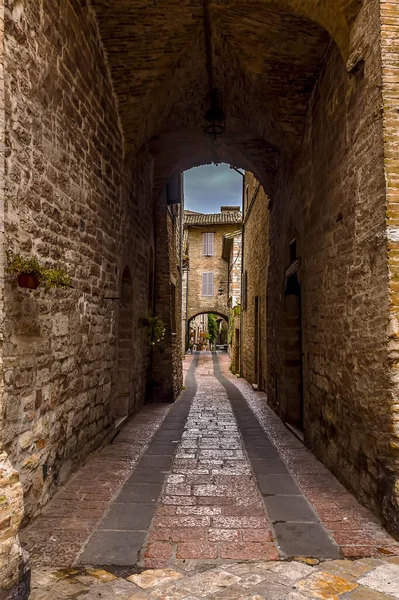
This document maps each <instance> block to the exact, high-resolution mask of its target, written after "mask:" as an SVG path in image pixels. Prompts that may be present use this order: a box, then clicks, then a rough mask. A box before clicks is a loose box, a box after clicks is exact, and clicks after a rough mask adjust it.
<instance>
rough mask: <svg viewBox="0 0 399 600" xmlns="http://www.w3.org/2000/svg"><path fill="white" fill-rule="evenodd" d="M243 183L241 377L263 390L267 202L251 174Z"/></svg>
mask: <svg viewBox="0 0 399 600" xmlns="http://www.w3.org/2000/svg"><path fill="white" fill-rule="evenodd" d="M244 183H245V185H244V197H243V262H242V301H241V370H240V373H241V375H242V376H243V377H245V379H247V380H248V381H249V382H251V383H252V384H254V385H255V386H256V387H257V389H259V390H265V389H266V387H267V356H266V346H267V344H266V317H267V300H266V292H267V276H268V267H269V254H270V250H269V198H268V197H267V195H266V193H265V190H264V189H263V187H262V185H261V183H260V182H259V181H258V180H257V179H256V178H255V177H254V175H252V173H249V172H248V171H247V172H246V173H245V182H244Z"/></svg>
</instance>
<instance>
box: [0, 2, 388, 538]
mask: <svg viewBox="0 0 399 600" xmlns="http://www.w3.org/2000/svg"><path fill="white" fill-rule="evenodd" d="M397 7H398V1H397V0H393V1H392V2H382V1H380V0H369V1H367V2H363V3H360V2H358V1H357V0H353V1H352V0H349V1H348V0H335V1H334V0H324V1H320V2H315V1H313V0H281V1H280V0H279V1H277V0H270V1H266V0H254V1H253V2H251V4H248V3H245V4H243V3H242V2H241V3H239V2H219V3H216V2H214V1H212V0H211V1H210V13H211V21H212V34H213V36H212V51H213V58H214V78H215V81H216V83H217V86H218V88H220V90H221V92H222V94H223V103H224V108H225V111H226V117H227V118H226V134H225V136H224V138H219V139H217V140H216V141H215V140H213V139H210V138H207V137H206V136H204V131H203V123H204V114H205V111H206V108H207V103H208V91H209V90H208V73H207V69H206V57H205V40H204V29H203V19H202V18H201V14H202V13H201V12H200V11H201V8H202V7H201V5H198V6H197V5H195V3H175V4H171V3H170V2H167V0H160V1H159V2H157V11H156V13H154V10H153V6H152V5H151V4H149V3H148V5H145V6H143V5H142V4H140V3H135V2H133V1H132V2H124V1H122V0H114V1H113V2H104V1H103V0H93V1H92V2H90V3H85V2H74V1H72V0H65V1H64V2H62V3H54V2H53V3H43V2H40V1H39V0H32V1H31V2H29V3H19V4H18V8H17V9H16V10H11V9H10V6H7V12H6V18H5V19H4V27H5V40H6V53H7V55H6V59H5V60H3V61H2V65H1V66H2V68H4V71H5V72H4V77H3V78H1V81H3V82H4V86H5V88H6V89H5V92H6V93H5V94H4V98H2V100H4V102H3V101H2V102H0V107H1V111H2V117H3V119H2V120H1V119H0V121H1V122H2V123H3V121H4V126H5V130H4V131H3V138H4V139H3V142H4V144H3V145H4V148H5V150H4V156H3V160H2V162H3V164H4V165H5V163H6V164H7V169H5V168H4V169H2V170H3V171H4V180H5V186H4V191H5V198H6V202H5V203H4V204H5V216H4V231H5V236H6V238H7V243H9V244H10V245H11V246H13V247H14V248H15V249H16V250H18V251H21V252H24V253H26V254H30V253H33V254H35V253H36V254H37V256H38V258H40V259H41V260H42V261H43V262H44V263H45V264H46V266H52V265H55V264H57V263H58V262H60V263H61V264H62V265H63V266H64V267H65V268H66V269H67V270H68V271H69V272H70V273H71V276H72V277H73V281H74V287H73V289H72V290H70V291H68V292H65V291H64V292H62V293H64V294H66V295H65V296H63V295H62V294H61V293H60V294H59V295H55V296H54V297H52V298H51V300H50V299H49V297H48V296H46V294H45V293H44V291H43V290H39V291H38V292H37V293H36V294H30V295H26V294H24V293H23V292H21V291H20V290H18V289H17V286H16V284H15V285H14V284H12V283H11V282H7V284H6V285H4V284H2V290H4V303H3V305H4V319H2V327H3V334H4V344H3V354H4V373H5V376H4V387H5V390H4V397H5V411H4V415H5V417H4V420H3V422H2V430H3V433H4V436H2V438H3V437H4V440H5V445H6V447H7V452H8V454H9V456H10V457H11V462H12V464H18V465H21V469H22V465H23V464H24V463H25V461H26V460H27V459H29V457H30V456H31V455H32V454H33V453H35V454H37V455H38V458H39V460H40V461H42V463H41V464H43V465H46V467H47V465H48V461H49V460H50V461H51V460H53V458H54V456H57V457H60V460H62V461H65V463H67V462H68V461H69V462H73V463H74V464H78V463H81V460H82V459H83V458H84V456H85V455H86V454H87V452H89V451H90V450H91V449H94V448H95V447H97V446H98V445H99V444H100V443H102V440H103V433H104V431H105V432H106V433H107V427H108V424H109V421H107V418H108V417H109V410H107V409H108V408H109V401H110V389H111V383H112V381H114V380H115V375H116V374H117V373H118V368H119V364H118V360H117V359H116V358H115V356H114V354H115V345H116V344H115V333H114V320H115V311H114V306H115V305H111V302H112V301H113V300H115V299H116V297H117V296H118V289H119V288H118V276H117V274H116V264H117V261H118V260H119V257H120V255H121V248H122V246H123V245H124V244H125V243H126V240H128V243H129V246H130V245H131V246H132V247H134V249H133V250H132V255H133V256H132V264H133V261H135V263H136V265H138V266H140V265H143V264H144V263H145V257H146V256H147V253H146V251H145V249H146V248H148V246H149V244H151V243H152V242H153V236H154V230H155V229H156V228H157V227H159V229H161V228H162V227H163V234H162V237H161V238H160V239H161V242H160V243H158V247H157V248H156V249H155V252H156V255H157V258H158V256H159V257H160V258H163V257H164V258H165V260H164V261H163V262H161V261H159V260H157V269H158V263H159V264H162V269H158V271H159V272H158V273H157V281H159V285H160V286H163V289H164V290H166V291H165V292H162V294H160V297H159V298H157V304H158V306H160V307H161V308H162V306H163V305H166V302H167V298H168V296H167V294H168V293H169V292H170V271H171V269H172V266H173V268H175V266H176V264H177V260H176V247H177V246H176V244H174V245H173V244H172V243H169V242H170V237H169V238H168V235H169V230H170V231H172V229H173V223H172V224H170V222H169V221H167V215H166V211H167V208H166V201H165V202H164V199H163V198H161V200H160V201H159V204H157V202H158V199H159V198H160V197H161V190H162V189H163V187H164V185H165V182H166V181H167V179H168V177H169V176H170V175H171V174H173V173H176V172H180V171H183V170H184V169H186V168H188V167H189V166H190V165H191V166H193V165H195V164H203V163H206V162H212V161H214V162H219V161H222V160H224V161H227V162H231V163H232V164H236V165H240V166H243V167H245V168H247V169H249V170H251V171H252V172H253V173H254V174H255V175H256V177H257V178H258V179H259V180H260V181H261V183H262V185H263V186H264V188H265V190H266V192H267V194H268V195H269V196H270V200H271V202H270V204H271V211H270V240H271V251H270V252H271V254H270V269H269V280H268V294H267V302H268V305H267V308H268V363H269V369H268V370H269V393H268V398H269V402H270V403H271V405H272V406H273V407H274V408H276V410H277V409H278V407H277V402H278V399H277V398H276V397H275V386H274V383H273V382H274V379H273V377H274V375H275V374H276V373H278V371H279V370H280V368H281V364H280V362H279V357H280V356H281V352H280V351H281V346H282V338H281V322H282V313H283V307H282V296H283V293H284V282H285V278H286V275H287V274H286V272H285V271H286V270H285V265H286V262H285V260H284V256H285V251H286V248H287V246H288V244H289V242H290V233H289V232H290V230H291V228H292V226H294V227H295V228H296V229H297V230H298V232H299V233H300V236H301V241H302V249H301V258H302V267H301V295H302V298H303V302H302V309H303V310H302V313H303V314H302V322H303V331H302V333H303V351H304V363H303V375H304V400H305V403H306V405H307V406H309V415H310V420H309V427H308V431H307V434H306V436H305V438H306V442H307V444H308V445H309V446H310V447H311V448H312V449H313V450H314V451H315V452H316V454H317V455H318V456H319V457H320V458H321V459H322V460H323V461H324V463H325V464H326V465H327V466H328V467H329V468H331V469H332V470H333V471H334V472H335V473H336V474H337V475H338V476H339V477H340V479H341V480H342V481H343V482H344V483H345V484H346V485H347V486H348V487H350V488H351V489H353V490H354V491H355V492H356V493H357V495H358V496H359V497H360V498H361V499H362V501H363V502H365V503H366V504H368V505H369V506H371V507H372V508H373V509H374V510H375V511H376V512H378V513H379V514H380V515H381V516H382V517H383V518H384V519H385V520H386V522H387V523H388V525H389V526H390V527H391V529H392V530H393V531H394V532H396V534H398V532H399V523H398V516H397V515H398V514H399V513H398V501H399V497H398V487H397V486H398V479H399V473H398V466H397V465H398V456H399V442H398V439H399V437H398V436H399V433H398V422H397V396H398V383H397V380H398V378H397V368H398V366H397V351H398V343H397V340H398V336H399V334H398V325H397V323H398V305H399V302H398V293H399V292H398V285H397V273H398V264H397V253H398V244H399V242H398V240H399V234H398V218H397V205H398V203H397V196H398V192H397V190H398V182H397V164H398V149H397V134H398V124H397V102H396V100H395V98H396V96H397V86H398V83H399V82H398V79H399V78H398V76H397V74H396V64H395V61H396V59H397V56H396V54H397V51H396V46H395V35H396V30H395V28H397V21H398V17H397ZM38 15H39V17H40V18H39V17H38ZM27 31H29V32H30V34H29V36H27V34H26V32H27ZM71 32H73V33H71ZM60 47H62V48H63V52H62V55H60V53H58V52H53V49H54V48H60ZM347 58H348V60H347ZM381 64H382V67H383V68H382V67H381ZM21 82H23V85H22V84H21ZM29 90H30V91H32V90H34V91H35V93H30V91H29ZM0 93H2V92H0ZM380 107H382V110H381V109H380ZM384 157H385V159H386V160H385V163H384ZM387 200H388V202H387ZM162 211H163V212H162ZM155 217H157V218H158V221H157V219H156V218H155ZM160 222H161V225H159V223H160ZM168 227H169V230H167V228H168ZM133 242H134V244H133ZM143 248H144V251H143ZM387 249H388V250H389V258H388V259H387ZM388 260H389V262H388ZM171 265H172V266H171ZM145 271H146V272H147V267H145ZM144 279H145V281H144ZM134 285H135V286H137V289H138V290H139V292H140V298H141V300H142V306H143V310H144V308H145V307H146V306H147V280H146V275H145V276H142V277H141V278H139V277H137V278H136V279H135V281H134ZM135 289H136V288H135ZM30 314H35V315H37V319H36V321H37V322H35V323H34V327H32V323H31V322H30V321H29V315H30ZM48 315H51V319H49V318H48ZM139 316H140V315H139V314H135V318H137V319H138V318H139ZM173 352H174V354H173ZM173 352H169V353H168V352H165V353H164V358H165V363H166V362H167V361H168V364H172V363H173V364H174V365H175V367H176V365H177V363H178V359H177V358H176V356H177V355H176V352H175V349H174V350H173ZM175 370H176V372H177V371H178V367H176V369H175ZM170 371H172V368H170ZM88 373H90V375H88ZM163 376H164V372H161V373H160V377H163ZM179 377H180V375H177V376H176V378H175V379H176V381H180V380H179ZM82 385H83V386H84V388H83V389H82ZM178 387H179V386H178V384H176V386H175V388H176V389H177V388H178ZM77 397H78V402H77V401H76V398H77ZM376 398H378V402H376ZM30 406H32V407H33V408H32V409H31V408H28V407H30ZM69 406H72V410H69V409H68V410H67V409H64V407H69ZM19 407H26V409H27V410H26V414H22V413H23V412H24V409H23V408H21V412H19ZM17 409H18V410H17ZM27 414H29V418H31V419H32V421H31V423H33V424H34V427H33V425H32V429H33V428H34V431H35V436H36V438H35V439H33V438H32V436H25V435H24V434H25V433H26V421H25V419H26V418H27V416H26V415H27ZM92 415H97V417H98V418H97V417H96V418H97V421H96V422H95V423H94V422H93V421H92V420H91V418H92ZM50 430H51V436H50V434H49V431H50ZM103 430H104V431H103ZM26 437H28V441H27V440H26V439H25V438H26ZM21 442H22V443H21ZM50 466H51V467H53V466H56V464H55V463H54V462H53V463H51V464H50ZM53 475H54V470H53V471H52V476H53ZM38 479H40V478H39V476H38ZM55 485H56V483H55V482H54V486H55ZM35 501H36V500H35ZM41 502H45V496H44V494H41V495H40V498H39V499H38V500H37V503H36V504H35V506H34V507H33V508H34V509H35V510H36V509H37V510H40V508H41V506H42V504H41Z"/></svg>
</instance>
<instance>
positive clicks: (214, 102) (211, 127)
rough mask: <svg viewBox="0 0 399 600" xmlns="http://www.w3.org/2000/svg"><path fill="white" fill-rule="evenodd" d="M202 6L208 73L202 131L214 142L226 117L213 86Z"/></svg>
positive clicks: (206, 9) (208, 32) (209, 35)
mask: <svg viewBox="0 0 399 600" xmlns="http://www.w3.org/2000/svg"><path fill="white" fill-rule="evenodd" d="M203 4H204V30H205V49H206V69H207V73H208V86H209V103H210V107H209V108H208V110H207V111H206V113H205V124H204V131H205V133H207V134H208V135H210V136H211V137H212V138H213V139H214V140H216V138H217V137H218V135H222V134H223V133H224V132H225V130H226V115H225V113H224V110H223V108H222V104H223V103H222V99H221V94H220V93H219V91H218V90H217V89H216V87H215V85H214V73H213V60H212V39H211V38H212V31H211V21H210V17H209V6H208V0H203Z"/></svg>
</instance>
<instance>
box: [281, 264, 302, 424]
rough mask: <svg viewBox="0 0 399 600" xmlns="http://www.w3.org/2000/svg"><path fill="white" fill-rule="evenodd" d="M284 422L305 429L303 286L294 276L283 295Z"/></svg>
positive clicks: (282, 382) (282, 401) (296, 276)
mask: <svg viewBox="0 0 399 600" xmlns="http://www.w3.org/2000/svg"><path fill="white" fill-rule="evenodd" d="M283 336H284V344H283V352H284V357H283V359H284V360H283V369H284V370H283V377H282V379H281V385H282V388H283V389H282V393H281V403H282V410H283V415H282V416H283V419H284V420H285V421H286V422H287V423H289V424H291V425H293V426H294V427H297V428H299V429H300V430H303V385H302V326H301V285H300V283H299V280H298V275H297V274H296V273H295V274H293V275H291V276H290V277H288V279H287V284H286V289H285V294H284V324H283Z"/></svg>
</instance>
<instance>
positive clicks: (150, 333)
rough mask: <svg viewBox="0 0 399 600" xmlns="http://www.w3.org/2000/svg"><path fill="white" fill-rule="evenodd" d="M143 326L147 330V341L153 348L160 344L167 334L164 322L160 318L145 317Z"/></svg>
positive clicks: (142, 320)
mask: <svg viewBox="0 0 399 600" xmlns="http://www.w3.org/2000/svg"><path fill="white" fill-rule="evenodd" d="M141 322H142V325H143V326H144V327H145V328H146V339H147V342H148V343H149V344H150V345H151V346H155V344H159V342H161V341H162V340H163V339H164V337H165V333H166V327H165V325H164V322H163V321H162V319H160V318H159V317H143V318H142V319H141Z"/></svg>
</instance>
